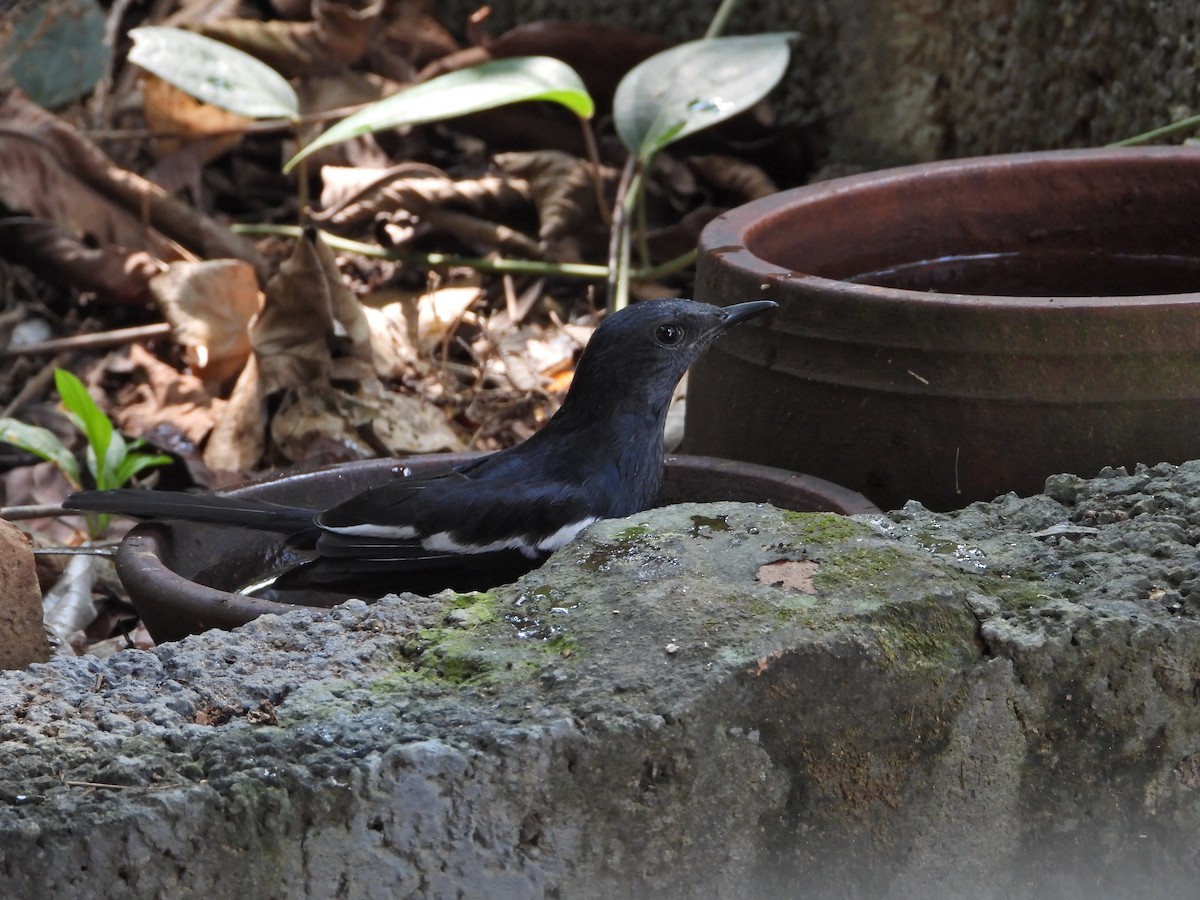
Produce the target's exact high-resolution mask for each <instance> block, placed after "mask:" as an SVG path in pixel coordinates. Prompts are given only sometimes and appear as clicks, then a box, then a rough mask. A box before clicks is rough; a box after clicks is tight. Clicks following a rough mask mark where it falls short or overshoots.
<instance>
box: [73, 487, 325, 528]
mask: <svg viewBox="0 0 1200 900" xmlns="http://www.w3.org/2000/svg"><path fill="white" fill-rule="evenodd" d="M63 508H64V509H71V510H80V511H83V512H93V513H110V514H113V515H121V516H134V517H136V518H139V519H184V520H186V521H189V522H211V523H214V524H217V525H233V526H236V527H239V528H258V529H262V530H263V531H275V532H281V533H293V532H299V531H306V530H315V526H314V524H313V516H314V515H315V514H316V510H313V509H306V508H304V507H300V506H281V505H279V504H277V503H270V502H268V501H266V500H251V499H248V498H239V497H227V496H222V495H220V494H190V493H187V492H184V491H142V490H132V489H128V490H115V491H78V492H76V493H74V494H71V496H69V497H67V499H66V500H64V501H63Z"/></svg>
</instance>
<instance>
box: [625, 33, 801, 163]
mask: <svg viewBox="0 0 1200 900" xmlns="http://www.w3.org/2000/svg"><path fill="white" fill-rule="evenodd" d="M794 36H795V35H794V34H793V33H791V32H775V33H772V34H756V35H748V36H744V37H722V38H711V39H706V40H701V41H690V42H689V43H686V44H680V45H679V46H678V47H672V48H671V49H670V50H664V51H663V52H662V53H657V54H655V55H654V56H652V57H650V58H649V59H647V60H646V61H645V62H643V63H641V64H639V65H638V66H636V67H634V68H633V69H631V70H630V72H629V73H628V74H627V75H626V76H625V77H624V78H622V79H621V83H620V84H619V85H618V86H617V93H616V96H615V97H614V98H613V119H614V120H615V123H616V127H617V134H619V135H620V136H621V140H622V141H623V142H624V143H625V146H626V147H628V148H629V151H630V152H631V153H635V154H637V156H638V158H639V159H641V160H643V161H644V160H647V159H649V158H650V157H651V156H653V155H654V154H655V153H657V152H658V151H659V150H661V149H662V148H663V147H666V146H667V145H668V144H670V143H672V142H674V141H677V140H679V139H680V138H683V137H686V136H687V135H689V134H693V133H695V132H697V131H700V130H702V129H704V128H708V127H709V126H710V125H715V124H716V123H718V122H723V121H724V120H726V119H728V118H731V117H732V116H735V115H737V114H738V113H740V112H742V111H743V110H745V109H749V108H750V107H751V106H753V105H754V104H755V103H757V102H758V101H759V100H761V99H762V98H763V97H765V96H766V95H767V93H768V92H769V91H770V90H771V88H773V87H774V86H775V85H776V84H778V82H779V79H780V78H782V77H783V73H784V71H785V70H786V69H787V64H788V58H789V56H790V49H789V47H788V42H789V41H790V40H791V39H792V38H793V37H794Z"/></svg>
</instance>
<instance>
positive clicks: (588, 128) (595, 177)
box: [578, 116, 613, 227]
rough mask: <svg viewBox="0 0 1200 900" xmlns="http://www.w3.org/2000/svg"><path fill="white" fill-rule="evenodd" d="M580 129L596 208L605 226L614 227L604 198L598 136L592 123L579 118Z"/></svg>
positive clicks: (581, 117) (610, 211) (610, 212)
mask: <svg viewBox="0 0 1200 900" xmlns="http://www.w3.org/2000/svg"><path fill="white" fill-rule="evenodd" d="M578 118H579V128H580V130H581V131H582V132H583V146H584V148H585V150H586V151H587V158H588V162H589V163H590V164H591V169H592V187H593V188H594V189H595V191H596V208H597V209H599V210H600V218H601V219H603V220H604V224H605V225H607V226H609V227H612V220H613V214H612V210H611V209H609V208H608V201H607V200H606V199H605V198H604V182H603V180H602V179H601V176H600V165H601V164H600V148H599V147H597V146H596V134H595V132H593V131H592V123H591V122H589V121H588V120H587V119H585V118H583V116H579V117H578Z"/></svg>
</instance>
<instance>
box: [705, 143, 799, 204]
mask: <svg viewBox="0 0 1200 900" xmlns="http://www.w3.org/2000/svg"><path fill="white" fill-rule="evenodd" d="M685 162H686V163H687V165H688V166H689V167H690V168H691V170H692V171H693V172H695V173H696V174H697V175H699V176H700V177H701V178H703V179H704V180H705V181H707V182H708V183H709V184H711V185H712V186H713V187H715V188H717V189H718V190H721V191H724V192H726V193H728V194H731V195H732V196H733V197H734V199H735V200H736V201H737V202H738V203H749V202H750V201H751V200H758V199H759V198H760V197H769V196H770V195H771V194H774V193H776V192H777V191H778V190H779V187H778V185H776V184H775V182H774V181H772V180H771V176H770V175H768V174H767V173H766V172H765V171H763V169H762V168H761V167H759V166H756V165H754V163H751V162H747V161H746V160H744V159H739V158H738V157H736V156H726V155H724V154H720V153H713V154H710V155H708V156H690V157H688V158H687V159H686V160H685Z"/></svg>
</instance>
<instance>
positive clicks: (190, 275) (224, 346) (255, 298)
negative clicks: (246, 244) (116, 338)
mask: <svg viewBox="0 0 1200 900" xmlns="http://www.w3.org/2000/svg"><path fill="white" fill-rule="evenodd" d="M150 290H151V291H152V292H153V293H154V299H155V300H157V301H158V305H159V307H160V308H161V310H162V312H163V316H164V317H165V318H166V320H167V321H168V322H170V323H171V328H172V330H173V332H174V334H175V340H176V341H177V342H178V343H179V344H180V345H181V346H182V347H183V349H184V353H185V355H186V357H187V361H188V364H189V365H190V366H191V367H192V369H193V371H194V372H195V373H196V374H197V375H198V376H199V377H200V379H201V380H202V381H203V382H204V384H205V387H206V388H208V390H209V392H210V393H212V394H214V395H218V396H219V395H220V394H222V393H224V390H223V389H224V387H225V386H226V385H227V384H229V383H231V382H232V381H233V379H234V378H235V377H236V376H237V373H238V372H240V371H241V369H242V366H244V365H245V363H246V359H247V357H249V355H250V351H251V344H250V335H249V333H248V331H247V329H248V327H249V325H250V321H251V319H252V318H253V317H254V316H255V315H256V314H257V313H258V311H259V308H260V307H261V306H262V295H261V294H260V293H259V290H258V281H257V279H256V278H255V276H254V270H253V269H252V268H251V267H250V266H249V265H247V264H246V263H244V262H242V261H241V260H235V259H216V260H208V261H205V262H177V263H172V264H171V265H170V266H169V267H168V268H167V270H166V271H165V272H162V273H161V274H159V275H158V276H157V277H155V278H154V279H153V281H151V283H150Z"/></svg>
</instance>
